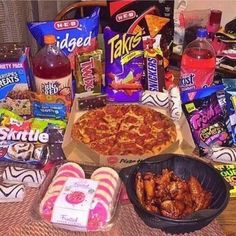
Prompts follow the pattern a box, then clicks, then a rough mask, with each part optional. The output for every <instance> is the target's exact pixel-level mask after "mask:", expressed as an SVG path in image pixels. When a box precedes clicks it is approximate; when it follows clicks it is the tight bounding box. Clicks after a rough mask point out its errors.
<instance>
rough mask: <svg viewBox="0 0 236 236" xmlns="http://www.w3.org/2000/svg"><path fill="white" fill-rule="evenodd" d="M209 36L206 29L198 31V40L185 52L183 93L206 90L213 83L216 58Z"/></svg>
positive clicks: (180, 82)
mask: <svg viewBox="0 0 236 236" xmlns="http://www.w3.org/2000/svg"><path fill="white" fill-rule="evenodd" d="M207 35H208V32H207V30H206V29H204V28H200V29H198V31H197V38H196V39H195V40H193V41H192V42H191V43H189V44H188V45H187V47H186V48H185V50H184V53H183V55H182V60H181V70H180V81H179V87H180V90H181V91H185V90H191V89H196V88H204V87H208V86H211V85H212V83H213V80H214V73H215V67H216V57H215V51H214V48H213V47H212V45H211V44H210V43H209V42H208V41H207Z"/></svg>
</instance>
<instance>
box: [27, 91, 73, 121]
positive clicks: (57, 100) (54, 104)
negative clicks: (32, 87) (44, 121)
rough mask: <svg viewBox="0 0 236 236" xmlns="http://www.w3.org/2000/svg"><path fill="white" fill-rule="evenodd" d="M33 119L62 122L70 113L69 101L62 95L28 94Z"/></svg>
mask: <svg viewBox="0 0 236 236" xmlns="http://www.w3.org/2000/svg"><path fill="white" fill-rule="evenodd" d="M30 100H31V104H32V115H33V117H40V118H52V119H61V120H64V119H66V118H67V115H68V114H69V112H70V108H71V101H70V100H68V99H67V98H66V96H63V95H57V94H53V95H45V94H39V93H34V92H31V93H30Z"/></svg>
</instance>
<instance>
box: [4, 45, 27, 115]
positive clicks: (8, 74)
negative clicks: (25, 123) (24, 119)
mask: <svg viewBox="0 0 236 236" xmlns="http://www.w3.org/2000/svg"><path fill="white" fill-rule="evenodd" d="M28 57H29V47H26V46H25V45H24V44H21V43H4V44H0V108H6V109H8V110H11V111H13V112H15V113H17V114H18V115H29V114H30V100H29V97H28V91H29V89H30V81H31V80H30V78H31V73H30V67H29V60H28Z"/></svg>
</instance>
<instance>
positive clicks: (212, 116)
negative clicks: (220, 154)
mask: <svg viewBox="0 0 236 236" xmlns="http://www.w3.org/2000/svg"><path fill="white" fill-rule="evenodd" d="M182 108H183V112H184V114H185V116H186V119H187V121H188V123H189V126H190V129H191V132H192V136H193V140H194V142H195V144H196V146H197V147H198V148H199V154H200V155H201V156H204V155H205V154H206V150H209V147H211V146H213V145H214V146H231V145H232V138H231V135H230V133H229V132H228V129H227V127H226V120H225V114H224V112H223V110H222V108H221V106H220V104H219V102H218V99H217V96H216V93H212V94H211V95H209V96H206V97H204V98H200V99H196V100H192V101H191V102H187V103H183V104H182Z"/></svg>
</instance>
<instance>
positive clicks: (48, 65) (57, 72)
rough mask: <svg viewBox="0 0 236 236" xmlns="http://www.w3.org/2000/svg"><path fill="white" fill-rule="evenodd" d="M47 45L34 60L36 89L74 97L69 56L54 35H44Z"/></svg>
mask: <svg viewBox="0 0 236 236" xmlns="http://www.w3.org/2000/svg"><path fill="white" fill-rule="evenodd" d="M44 43H45V46H44V47H43V48H42V49H41V50H39V52H38V53H37V54H36V55H35V57H34V58H33V60H32V66H33V75H34V79H35V87H36V91H37V92H39V93H43V94H46V95H53V94H59V95H64V96H65V97H66V99H67V100H71V98H72V70H71V65H70V61H69V59H68V58H67V56H66V55H65V54H64V53H63V52H62V51H61V50H60V49H59V48H58V47H57V46H56V37H55V36H54V35H45V36H44Z"/></svg>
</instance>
